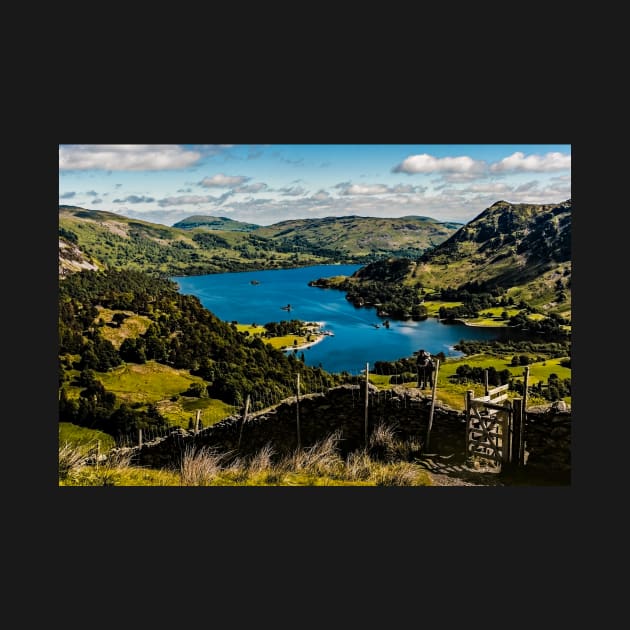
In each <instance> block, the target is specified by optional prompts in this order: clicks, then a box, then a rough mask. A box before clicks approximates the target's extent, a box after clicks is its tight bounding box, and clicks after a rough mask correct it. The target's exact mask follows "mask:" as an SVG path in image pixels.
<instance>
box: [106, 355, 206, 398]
mask: <svg viewBox="0 0 630 630" xmlns="http://www.w3.org/2000/svg"><path fill="white" fill-rule="evenodd" d="M97 376H98V378H99V380H100V381H101V382H102V383H103V385H104V386H105V389H107V390H108V391H111V392H113V393H114V394H116V396H117V397H119V398H120V399H121V400H122V401H124V402H129V403H131V402H141V403H146V404H149V403H156V402H158V401H160V400H164V399H165V398H170V397H171V396H174V395H175V394H181V393H182V392H184V391H186V390H187V389H188V388H189V387H190V385H191V384H192V383H204V382H205V381H204V380H203V379H202V378H200V377H199V376H192V375H191V374H190V372H189V371H188V370H184V369H179V370H177V369H174V368H171V367H168V366H166V365H162V364H161V363H157V362H156V361H147V362H146V363H143V364H136V363H126V364H123V365H121V366H119V367H116V368H114V369H112V370H110V371H109V372H98V373H97Z"/></svg>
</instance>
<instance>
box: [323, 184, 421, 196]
mask: <svg viewBox="0 0 630 630" xmlns="http://www.w3.org/2000/svg"><path fill="white" fill-rule="evenodd" d="M335 188H338V189H339V191H340V193H339V194H341V195H392V194H408V193H421V192H424V191H425V190H426V188H425V187H424V186H409V185H405V184H397V185H396V186H393V187H392V186H385V184H351V183H350V182H341V183H340V184H337V185H336V186H335Z"/></svg>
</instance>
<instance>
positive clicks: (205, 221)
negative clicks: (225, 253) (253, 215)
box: [173, 215, 260, 232]
mask: <svg viewBox="0 0 630 630" xmlns="http://www.w3.org/2000/svg"><path fill="white" fill-rule="evenodd" d="M173 227H174V228H181V229H183V230H190V229H192V228H197V227H200V228H206V229H207V230H226V231H229V232H251V231H252V230H255V229H256V228H259V227H260V226H259V225H256V224H255V223H244V222H242V221H235V220H234V219H230V218H228V217H212V216H207V215H193V216H191V217H187V218H186V219H182V220H181V221H178V222H177V223H173Z"/></svg>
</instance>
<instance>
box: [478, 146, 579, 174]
mask: <svg viewBox="0 0 630 630" xmlns="http://www.w3.org/2000/svg"><path fill="white" fill-rule="evenodd" d="M569 168H571V155H570V154H566V153H560V152H558V151H552V152H550V153H546V154H545V155H535V154H532V155H527V156H526V155H525V154H524V153H523V152H522V151H517V152H516V153H512V155H510V156H508V157H506V158H503V159H502V160H500V161H499V162H495V163H494V164H492V165H491V166H490V170H491V171H492V172H494V173H503V172H506V171H529V172H537V173H547V172H549V171H561V170H564V169H569Z"/></svg>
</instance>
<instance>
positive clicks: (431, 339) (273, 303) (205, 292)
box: [172, 265, 503, 374]
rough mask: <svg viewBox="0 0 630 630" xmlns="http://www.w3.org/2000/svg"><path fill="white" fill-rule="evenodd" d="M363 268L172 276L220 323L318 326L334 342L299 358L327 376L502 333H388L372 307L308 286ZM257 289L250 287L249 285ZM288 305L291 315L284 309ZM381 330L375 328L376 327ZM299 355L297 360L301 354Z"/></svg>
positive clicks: (466, 329) (396, 324)
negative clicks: (291, 322) (295, 322)
mask: <svg viewBox="0 0 630 630" xmlns="http://www.w3.org/2000/svg"><path fill="white" fill-rule="evenodd" d="M360 266H361V265H317V266H312V267H301V268H298V269H278V270H269V271H243V272H236V273H221V274H211V275H206V276H188V277H174V278H172V280H173V281H174V282H176V283H177V284H178V286H179V288H180V292H181V293H183V294H190V295H195V296H197V297H198V298H199V300H200V301H201V303H202V304H203V305H204V306H205V307H206V308H207V309H208V310H210V311H212V312H213V313H214V314H215V315H216V316H217V317H219V318H220V319H222V320H224V321H227V322H232V321H237V322H238V323H240V324H254V323H255V324H258V325H263V324H266V323H268V322H278V321H281V320H290V319H300V320H302V321H305V322H322V323H323V326H324V328H325V329H326V330H330V331H331V332H333V333H334V336H329V337H325V338H324V339H323V340H322V341H320V342H319V343H317V344H315V345H314V346H312V347H310V348H307V349H304V350H303V351H302V350H300V351H299V352H304V359H305V363H306V364H307V365H311V366H318V365H321V367H322V368H323V369H325V370H327V371H328V372H342V371H344V370H347V371H348V372H350V373H351V374H358V373H359V372H360V371H361V370H363V369H364V368H365V364H366V363H369V364H370V367H372V366H373V365H374V363H375V362H376V361H394V360H396V359H400V358H403V357H410V356H412V354H413V353H414V352H415V351H416V350H418V349H420V348H425V349H426V350H428V351H429V352H431V353H432V354H437V353H438V352H444V354H445V355H446V356H461V355H462V353H461V352H458V351H456V350H454V349H453V345H454V344H456V343H458V342H459V341H460V340H461V339H478V340H481V339H498V338H499V337H501V336H502V334H503V333H502V331H501V330H497V329H492V328H476V327H472V326H465V325H463V324H442V323H440V322H438V321H437V320H436V319H435V318H429V319H427V320H424V321H419V322H415V321H411V320H410V321H396V320H392V319H390V328H385V327H384V326H383V325H382V323H383V321H384V319H385V318H380V317H378V316H377V315H376V311H375V309H374V308H366V307H362V308H357V307H355V306H353V305H352V304H351V303H350V302H349V301H348V300H346V297H345V295H346V294H345V293H344V292H343V291H337V290H335V289H319V288H316V287H309V286H308V283H309V281H311V280H316V279H317V278H328V277H331V276H339V275H343V276H349V275H351V274H352V273H353V272H354V271H356V270H357V269H359V268H360ZM252 280H255V281H258V282H259V283H260V284H252V283H251V281H252ZM287 304H290V305H291V310H290V311H285V310H282V308H281V307H282V306H286V305H287ZM375 324H379V325H380V327H379V328H375ZM299 352H298V354H299Z"/></svg>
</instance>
